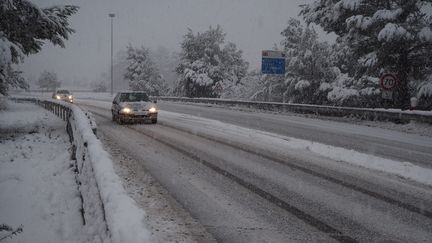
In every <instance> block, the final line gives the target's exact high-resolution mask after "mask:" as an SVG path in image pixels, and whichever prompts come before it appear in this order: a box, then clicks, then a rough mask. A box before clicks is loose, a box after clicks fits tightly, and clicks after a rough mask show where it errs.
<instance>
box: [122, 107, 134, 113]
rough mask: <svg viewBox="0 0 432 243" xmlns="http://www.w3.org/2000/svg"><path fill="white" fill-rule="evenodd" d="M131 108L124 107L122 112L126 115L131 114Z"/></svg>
mask: <svg viewBox="0 0 432 243" xmlns="http://www.w3.org/2000/svg"><path fill="white" fill-rule="evenodd" d="M131 111H132V110H131V108H129V107H123V108H122V109H121V112H122V113H126V114H128V113H131Z"/></svg>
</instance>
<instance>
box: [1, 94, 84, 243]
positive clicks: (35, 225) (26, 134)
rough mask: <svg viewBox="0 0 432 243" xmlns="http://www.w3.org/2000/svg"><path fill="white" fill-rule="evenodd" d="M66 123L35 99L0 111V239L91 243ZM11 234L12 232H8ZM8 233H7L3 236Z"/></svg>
mask: <svg viewBox="0 0 432 243" xmlns="http://www.w3.org/2000/svg"><path fill="white" fill-rule="evenodd" d="M64 128H65V124H64V122H63V121H62V120H60V119H59V118H57V117H56V116H55V115H53V114H52V113H51V112H49V111H47V110H44V109H43V108H41V107H38V106H36V105H33V104H21V103H20V104H17V103H13V102H9V105H8V110H6V111H0V224H1V225H8V226H9V227H11V228H12V229H15V230H16V229H17V228H18V227H19V226H20V225H21V228H22V232H21V233H18V234H17V235H11V233H12V232H7V231H6V232H5V231H4V230H3V229H2V230H0V242H47V243H49V242H87V241H89V240H90V239H91V238H90V237H87V236H86V231H85V229H84V227H83V226H82V225H83V220H82V215H81V211H80V210H81V200H80V197H79V191H78V188H77V185H76V183H75V173H74V167H73V165H74V162H73V161H72V160H70V153H69V151H68V149H69V148H70V143H69V137H68V135H67V134H66V131H65V129H64ZM8 236H10V237H8ZM5 237H6V238H5Z"/></svg>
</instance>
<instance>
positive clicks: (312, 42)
mask: <svg viewBox="0 0 432 243" xmlns="http://www.w3.org/2000/svg"><path fill="white" fill-rule="evenodd" d="M281 35H282V36H283V37H284V39H283V41H282V43H281V44H282V46H283V48H284V52H285V53H286V57H287V64H286V65H287V66H286V70H287V71H286V77H285V83H286V88H285V89H286V91H285V93H284V100H285V101H288V102H295V103H313V104H321V103H323V102H325V100H326V99H327V98H326V96H327V92H326V91H327V90H326V89H322V88H321V84H323V83H329V82H332V81H333V80H334V79H335V78H336V75H337V72H336V71H335V69H334V66H333V64H332V60H331V58H330V56H331V48H330V46H329V45H328V44H327V43H326V42H320V41H318V34H317V33H316V31H315V30H314V29H313V28H311V27H309V26H306V27H305V26H303V25H302V24H301V23H300V21H299V20H297V19H293V18H291V19H290V20H289V21H288V26H287V27H286V28H285V29H284V30H283V31H282V33H281Z"/></svg>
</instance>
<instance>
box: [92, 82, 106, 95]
mask: <svg viewBox="0 0 432 243" xmlns="http://www.w3.org/2000/svg"><path fill="white" fill-rule="evenodd" d="M92 90H93V92H106V91H107V90H108V88H107V82H106V81H104V80H100V81H95V82H93V83H92Z"/></svg>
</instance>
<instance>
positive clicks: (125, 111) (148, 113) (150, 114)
mask: <svg viewBox="0 0 432 243" xmlns="http://www.w3.org/2000/svg"><path fill="white" fill-rule="evenodd" d="M111 112H112V119H113V121H116V122H118V123H119V124H123V123H126V122H130V123H132V122H145V121H150V122H151V123H157V116H158V108H157V106H156V101H154V102H151V101H150V99H149V97H148V95H147V94H146V93H145V92H135V91H128V92H119V93H117V95H116V96H115V98H114V100H113V103H112V107H111Z"/></svg>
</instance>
